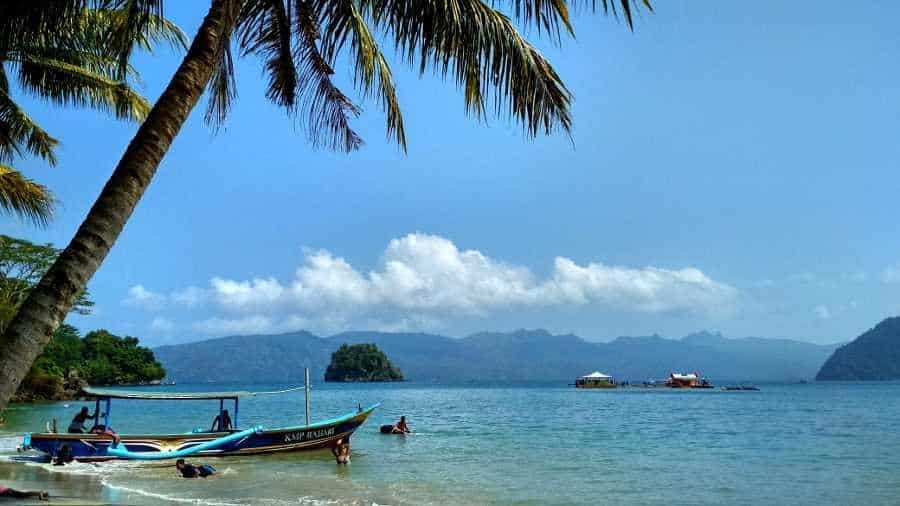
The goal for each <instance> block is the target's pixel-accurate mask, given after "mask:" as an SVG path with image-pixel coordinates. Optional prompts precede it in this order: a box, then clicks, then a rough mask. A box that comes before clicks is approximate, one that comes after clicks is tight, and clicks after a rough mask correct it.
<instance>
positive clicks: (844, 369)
mask: <svg viewBox="0 0 900 506" xmlns="http://www.w3.org/2000/svg"><path fill="white" fill-rule="evenodd" d="M816 379H817V380H896V379H900V317H894V318H888V319H886V320H883V321H882V322H881V323H879V324H878V325H876V326H875V328H872V329H870V330H868V331H867V332H865V333H864V334H862V335H861V336H859V337H857V338H856V339H855V340H854V341H852V342H850V343H848V344H846V345H844V346H841V347H840V348H838V349H837V350H835V352H834V354H833V355H832V356H831V357H830V358H829V359H828V361H826V362H825V365H823V366H822V370H821V371H819V374H818V375H817V376H816Z"/></svg>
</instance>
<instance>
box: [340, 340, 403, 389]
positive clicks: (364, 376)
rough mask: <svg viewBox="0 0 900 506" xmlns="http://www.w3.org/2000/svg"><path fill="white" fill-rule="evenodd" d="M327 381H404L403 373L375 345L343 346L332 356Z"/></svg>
mask: <svg viewBox="0 0 900 506" xmlns="http://www.w3.org/2000/svg"><path fill="white" fill-rule="evenodd" d="M325 381H334V382H366V381H403V373H401V372H400V369H399V368H397V366H395V365H394V364H392V363H391V361H390V360H389V359H388V357H387V355H385V354H384V352H383V351H381V350H380V349H378V346H375V345H374V344H352V345H351V344H342V345H341V347H340V348H338V349H337V351H335V352H334V353H332V354H331V363H330V364H328V369H326V370H325Z"/></svg>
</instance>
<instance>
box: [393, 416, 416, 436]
mask: <svg viewBox="0 0 900 506" xmlns="http://www.w3.org/2000/svg"><path fill="white" fill-rule="evenodd" d="M392 432H393V433H394V434H409V433H410V432H412V431H411V430H409V425H406V416H401V417H400V421H399V422H397V423H396V424H395V425H394V430H393V431H392Z"/></svg>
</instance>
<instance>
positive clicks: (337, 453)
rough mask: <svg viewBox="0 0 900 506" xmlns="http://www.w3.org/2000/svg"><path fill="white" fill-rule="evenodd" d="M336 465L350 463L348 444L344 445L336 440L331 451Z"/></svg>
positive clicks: (341, 440) (342, 441)
mask: <svg viewBox="0 0 900 506" xmlns="http://www.w3.org/2000/svg"><path fill="white" fill-rule="evenodd" d="M331 453H332V454H334V458H335V460H337V463H338V465H340V464H349V463H350V443H345V442H344V440H343V439H338V440H337V444H336V445H335V446H334V448H332V449H331Z"/></svg>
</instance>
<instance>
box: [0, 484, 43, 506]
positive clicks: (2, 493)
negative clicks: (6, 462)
mask: <svg viewBox="0 0 900 506" xmlns="http://www.w3.org/2000/svg"><path fill="white" fill-rule="evenodd" d="M0 497H4V498H6V497H9V498H12V499H29V498H32V497H37V498H38V499H40V500H41V501H48V500H50V494H48V493H47V492H45V491H43V490H16V489H14V488H9V487H4V486H3V485H0ZM4 502H5V501H4Z"/></svg>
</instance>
